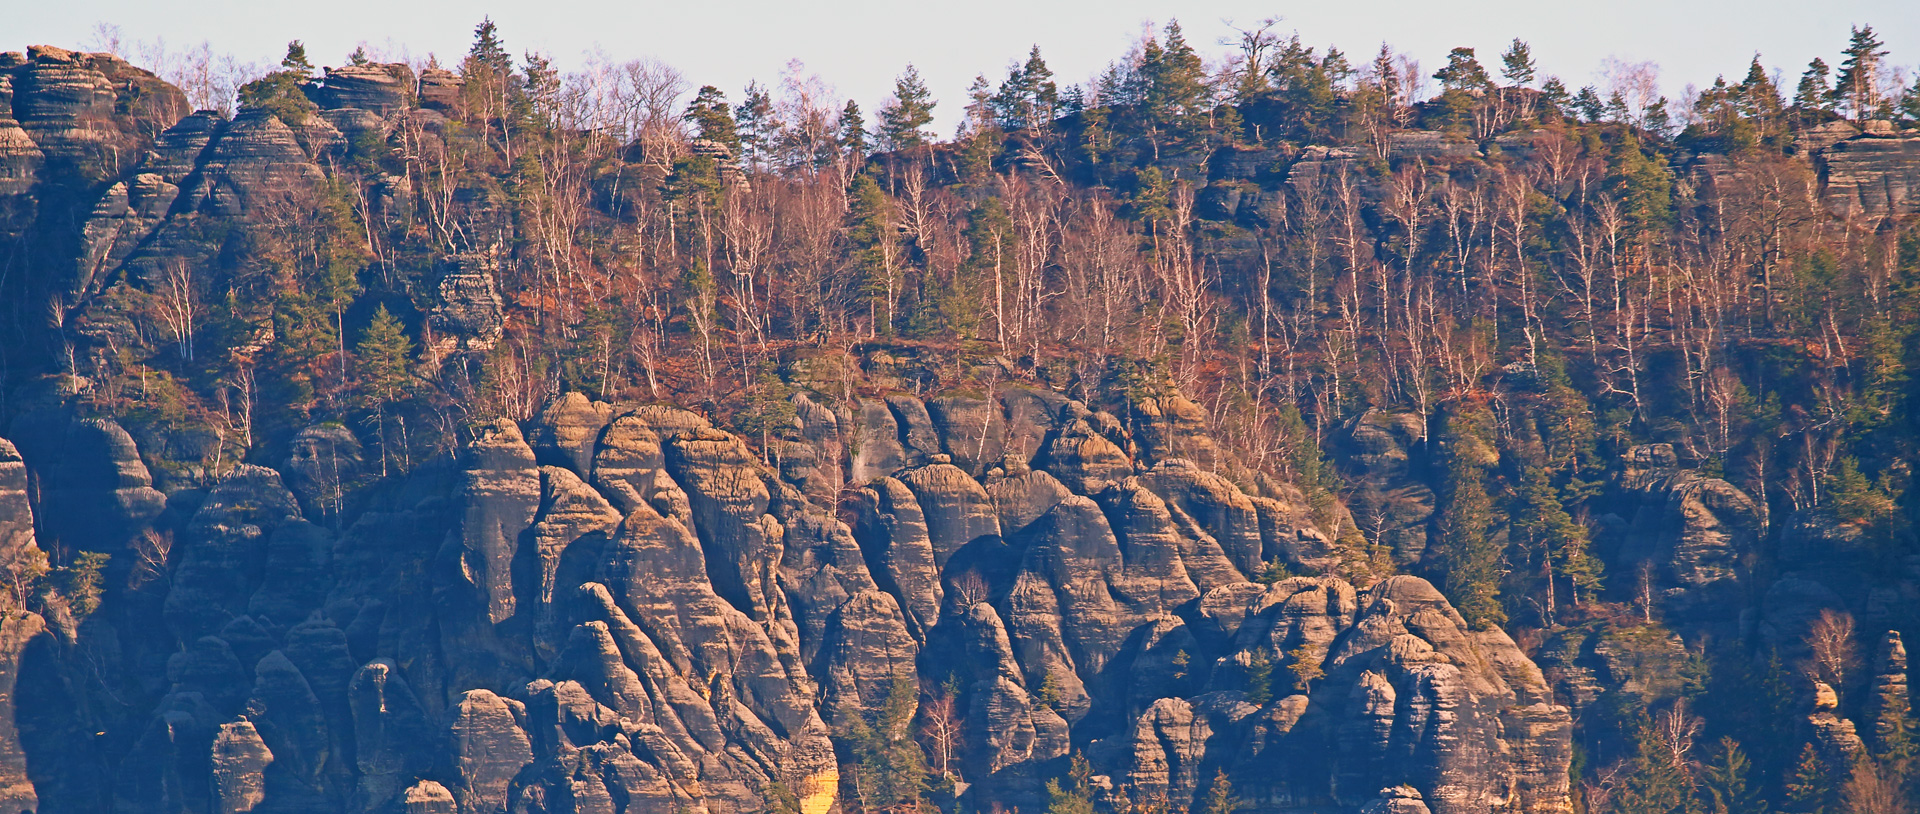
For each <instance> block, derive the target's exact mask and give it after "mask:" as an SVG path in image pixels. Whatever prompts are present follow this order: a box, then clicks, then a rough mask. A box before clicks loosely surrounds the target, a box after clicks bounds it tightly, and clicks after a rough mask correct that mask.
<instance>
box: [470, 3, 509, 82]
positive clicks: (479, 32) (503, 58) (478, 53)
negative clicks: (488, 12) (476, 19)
mask: <svg viewBox="0 0 1920 814" xmlns="http://www.w3.org/2000/svg"><path fill="white" fill-rule="evenodd" d="M467 64H468V65H469V66H471V67H473V68H479V69H482V70H486V71H489V72H492V73H494V74H496V75H499V76H506V75H508V74H511V73H513V56H512V55H510V54H508V53H507V46H506V44H505V43H504V42H502V41H501V39H500V26H499V24H497V23H495V22H494V21H493V18H492V17H483V18H481V20H480V24H479V25H477V26H474V29H473V46H472V47H471V48H469V49H468V50H467Z"/></svg>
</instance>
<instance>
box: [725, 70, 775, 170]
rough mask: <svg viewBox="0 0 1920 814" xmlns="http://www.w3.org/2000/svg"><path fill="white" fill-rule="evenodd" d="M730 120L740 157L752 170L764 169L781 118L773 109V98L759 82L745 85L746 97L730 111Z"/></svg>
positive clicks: (771, 151)
mask: <svg viewBox="0 0 1920 814" xmlns="http://www.w3.org/2000/svg"><path fill="white" fill-rule="evenodd" d="M733 119H734V124H735V130H736V132H737V133H738V134H739V138H740V152H741V155H742V156H743V157H744V158H745V159H746V161H747V163H748V164H749V165H751V166H753V167H754V168H755V169H760V168H764V167H765V166H766V165H767V164H768V163H769V162H770V161H772V159H773V151H774V147H775V146H776V145H775V141H776V140H778V138H779V136H780V116H779V113H778V112H777V111H775V109H774V107H773V95H772V94H770V93H768V92H767V89H766V88H764V87H761V86H760V83H758V82H749V83H747V90H746V93H745V98H743V99H741V100H740V104H739V105H738V106H736V107H734V109H733Z"/></svg>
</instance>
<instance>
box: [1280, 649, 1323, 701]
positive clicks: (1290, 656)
mask: <svg viewBox="0 0 1920 814" xmlns="http://www.w3.org/2000/svg"><path fill="white" fill-rule="evenodd" d="M1325 658H1326V654H1325V653H1322V652H1321V650H1320V648H1319V647H1316V646H1314V645H1311V644H1304V643H1303V644H1301V645H1300V646H1299V647H1296V648H1294V649H1292V650H1289V651H1287V661H1288V667H1287V669H1288V671H1289V672H1292V673H1293V688H1294V689H1296V690H1299V691H1301V692H1306V691H1308V690H1310V689H1313V682H1315V681H1318V680H1320V679H1321V678H1322V677H1325V676H1326V674H1327V670H1326V666H1325Z"/></svg>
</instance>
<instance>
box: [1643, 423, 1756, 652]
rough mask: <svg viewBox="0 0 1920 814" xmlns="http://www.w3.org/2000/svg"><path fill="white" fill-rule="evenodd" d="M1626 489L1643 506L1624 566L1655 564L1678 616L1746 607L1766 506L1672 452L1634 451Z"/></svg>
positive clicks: (1659, 448) (1660, 448) (1707, 615)
mask: <svg viewBox="0 0 1920 814" xmlns="http://www.w3.org/2000/svg"><path fill="white" fill-rule="evenodd" d="M1628 457H1629V459H1630V460H1629V462H1628V463H1629V465H1628V466H1627V468H1626V470H1625V474H1624V475H1623V477H1622V482H1621V486H1622V487H1623V489H1624V490H1625V491H1627V492H1628V493H1629V494H1632V495H1634V496H1636V497H1637V498H1638V499H1639V501H1640V506H1639V509H1638V511H1637V513H1636V514H1635V515H1634V517H1633V526H1632V529H1631V530H1630V532H1629V534H1628V535H1627V543H1626V544H1625V545H1623V546H1622V547H1621V550H1620V552H1619V554H1618V556H1617V557H1616V563H1618V564H1619V566H1621V567H1622V568H1623V569H1629V568H1634V567H1638V566H1639V564H1640V563H1647V564H1648V565H1649V566H1651V567H1652V568H1653V569H1654V571H1655V574H1654V578H1655V579H1657V580H1658V581H1659V583H1658V584H1659V585H1661V586H1663V587H1664V597H1663V599H1664V601H1665V602H1666V603H1667V607H1668V610H1669V612H1670V613H1673V614H1675V615H1676V616H1681V617H1687V618H1694V619H1711V618H1715V617H1724V616H1726V615H1727V614H1728V613H1730V612H1733V611H1735V610H1736V609H1737V608H1738V607H1739V601H1738V600H1739V595H1740V589H1741V586H1742V585H1743V584H1744V582H1745V580H1746V578H1747V572H1748V569H1749V568H1750V563H1749V559H1750V558H1751V557H1752V556H1753V551H1754V545H1755V543H1756V541H1757V537H1758V529H1759V527H1760V525H1761V508H1760V506H1759V505H1758V504H1757V503H1755V502H1754V500H1753V499H1752V498H1750V497H1748V496H1747V494H1746V493H1745V492H1742V491H1740V489H1739V488H1738V487H1736V486H1734V485H1733V484H1731V483H1728V482H1726V481H1724V480H1720V479H1718V478H1709V477H1706V476H1704V475H1701V474H1700V473H1698V472H1696V471H1693V470H1689V469H1684V468H1681V467H1680V466H1679V465H1678V463H1677V462H1676V455H1675V453H1674V451H1673V449H1672V447H1671V446H1669V445H1666V444H1649V445H1646V446H1643V447H1635V448H1634V449H1633V450H1630V451H1629V452H1628Z"/></svg>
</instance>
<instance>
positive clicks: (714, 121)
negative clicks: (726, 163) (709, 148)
mask: <svg viewBox="0 0 1920 814" xmlns="http://www.w3.org/2000/svg"><path fill="white" fill-rule="evenodd" d="M686 119H687V121H689V122H692V123H693V126H694V127H695V128H697V129H698V130H699V131H700V138H703V139H706V140H708V141H713V142H718V143H720V144H725V145H727V147H728V149H732V150H738V149H740V133H739V131H738V130H737V129H736V127H735V126H734V122H733V111H732V109H731V108H729V107H728V106H727V94H726V93H725V92H724V91H721V90H720V89H719V88H716V87H714V86H712V85H706V86H703V87H701V88H700V91H699V92H698V93H696V94H694V97H693V103H692V104H689V105H687V115H686Z"/></svg>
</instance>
